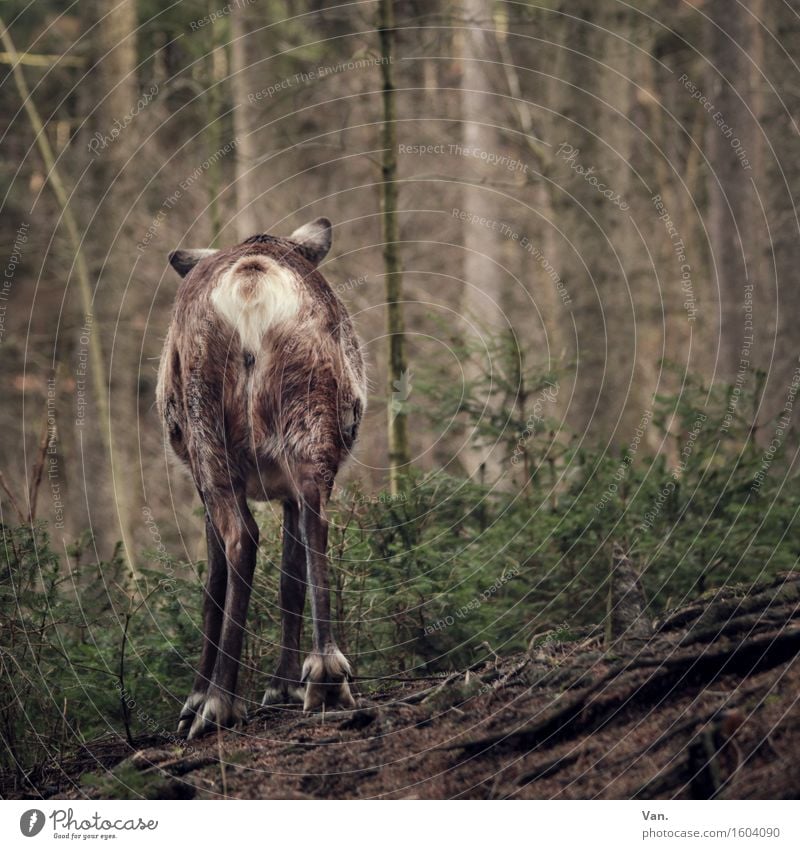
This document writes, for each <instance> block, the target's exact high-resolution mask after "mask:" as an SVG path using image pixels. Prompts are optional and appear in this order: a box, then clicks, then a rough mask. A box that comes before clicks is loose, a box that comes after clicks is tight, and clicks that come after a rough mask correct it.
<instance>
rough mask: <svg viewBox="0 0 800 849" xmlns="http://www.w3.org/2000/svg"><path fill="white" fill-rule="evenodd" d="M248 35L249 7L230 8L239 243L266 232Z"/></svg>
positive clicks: (235, 5) (236, 5)
mask: <svg viewBox="0 0 800 849" xmlns="http://www.w3.org/2000/svg"><path fill="white" fill-rule="evenodd" d="M248 32H249V27H248V21H247V7H246V6H245V5H239V4H234V5H233V6H232V7H231V77H230V82H231V95H232V96H233V103H234V109H233V134H234V136H235V137H236V150H235V151H234V177H235V181H236V189H235V195H236V237H237V239H239V240H240V241H243V240H244V239H247V238H248V237H249V236H253V235H255V234H256V233H259V232H261V231H262V230H263V221H261V222H259V219H258V209H257V205H256V201H257V198H258V192H257V190H256V181H255V173H254V172H253V171H252V170H251V169H252V168H253V165H254V163H255V160H256V137H255V134H254V133H253V128H252V126H251V120H250V115H251V111H252V107H251V106H249V104H248V101H247V96H248V94H249V93H250V92H251V91H253V90H254V89H256V88H257V86H254V85H250V79H251V76H252V74H251V71H250V62H249V61H248V58H247V57H248V46H249V36H248V35H247V33H248Z"/></svg>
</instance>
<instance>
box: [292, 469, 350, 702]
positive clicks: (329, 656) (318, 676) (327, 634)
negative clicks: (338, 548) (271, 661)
mask: <svg viewBox="0 0 800 849" xmlns="http://www.w3.org/2000/svg"><path fill="white" fill-rule="evenodd" d="M332 480H333V478H332V476H331V481H332ZM329 490H330V485H328V484H327V483H326V482H325V481H324V480H319V479H316V478H313V477H305V478H304V479H303V480H302V483H301V487H300V493H301V500H300V535H301V538H302V540H303V544H304V545H305V550H306V575H307V581H308V589H309V592H310V594H311V614H312V617H313V619H314V637H313V643H312V651H311V653H310V654H309V655H308V657H307V658H306V660H305V663H304V664H303V674H302V680H303V682H304V683H305V685H306V692H305V700H304V702H303V710H305V711H312V710H317V709H319V708H321V707H329V708H335V707H343V708H353V707H355V700H354V699H353V696H352V694H351V693H350V685H349V683H348V679H349V678H350V675H351V672H350V664H349V662H348V660H347V658H346V657H345V656H344V655H343V654H342V652H341V651H340V650H339V647H338V646H337V645H336V641H335V639H334V636H333V628H332V622H331V602H330V589H329V585H328V520H327V518H326V517H325V501H326V500H327V496H328V492H329Z"/></svg>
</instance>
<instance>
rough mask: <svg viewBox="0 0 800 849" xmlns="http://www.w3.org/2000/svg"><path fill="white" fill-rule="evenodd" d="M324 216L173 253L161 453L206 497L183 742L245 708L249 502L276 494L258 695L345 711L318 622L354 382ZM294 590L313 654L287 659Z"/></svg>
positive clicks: (344, 673)
mask: <svg viewBox="0 0 800 849" xmlns="http://www.w3.org/2000/svg"><path fill="white" fill-rule="evenodd" d="M330 246H331V223H330V221H328V220H327V219H325V218H319V219H317V220H315V221H313V222H311V223H309V224H306V225H305V226H304V227H301V228H300V229H299V230H296V231H295V232H294V233H292V235H291V236H290V237H289V238H288V239H287V238H278V237H275V236H269V235H257V236H253V237H251V238H249V239H247V240H246V241H244V242H242V243H241V244H239V245H237V246H235V247H232V248H228V249H223V250H178V251H175V252H174V253H172V254H170V262H171V264H172V266H173V268H175V270H176V271H177V272H178V273H179V274H180V275H181V276H182V277H183V281H182V282H181V285H180V288H179V290H178V293H177V295H176V301H175V308H174V312H173V316H172V321H171V324H170V327H169V330H168V333H167V337H166V341H165V344H164V350H163V353H162V356H161V364H160V368H159V378H158V389H157V400H158V407H159V411H160V414H161V416H162V418H163V421H164V425H165V430H166V436H167V439H168V441H169V444H170V445H171V447H172V450H173V451H174V452H175V454H176V455H177V456H178V458H179V459H180V460H181V461H182V462H183V463H184V464H185V465H186V466H187V467H188V469H189V471H190V473H191V476H192V478H193V480H194V483H195V486H196V487H197V491H198V493H199V495H200V498H201V500H202V502H203V506H204V509H205V527H206V542H207V546H208V575H207V583H206V588H205V596H204V605H203V647H202V653H201V656H200V661H199V664H198V668H197V674H196V677H195V681H194V685H193V687H192V691H191V693H190V694H189V696H188V698H187V699H186V702H185V704H184V707H183V709H182V711H181V714H180V717H179V721H178V731H179V733H182V734H187V736H188V737H189V738H190V739H191V738H194V737H197V736H199V735H202V734H204V733H206V732H208V731H211V730H213V729H214V728H216V727H227V726H231V725H233V724H235V723H236V722H237V721H238V720H239V719H240V718H241V717H242V715H243V713H244V711H243V707H242V702H241V700H240V699H238V698H237V695H236V684H237V676H238V671H239V661H240V657H241V652H242V642H243V637H244V627H245V623H246V618H247V608H248V604H249V600H250V591H251V585H252V580H253V573H254V571H255V564H256V550H257V547H258V526H257V524H256V522H255V520H254V518H253V516H252V514H251V512H250V509H249V508H248V503H247V500H248V498H249V499H252V500H257V501H263V500H269V499H277V500H280V501H282V502H283V556H282V562H281V576H280V608H281V650H280V657H279V659H278V662H277V666H276V668H275V672H274V674H273V676H272V678H271V680H270V682H269V685H268V687H267V690H266V693H265V694H264V699H263V702H264V703H265V704H270V703H282V702H286V701H292V700H294V701H302V702H303V706H304V709H305V710H307V711H309V710H316V709H319V708H321V707H336V706H341V707H345V708H349V707H353V706H354V700H353V697H352V694H351V692H350V687H349V684H348V678H349V676H350V666H349V663H348V661H347V659H346V658H345V657H344V655H343V654H342V652H341V651H340V650H339V649H338V647H337V645H336V642H335V639H334V636H333V632H332V627H331V614H330V599H329V589H328V559H327V541H328V527H327V521H326V516H325V508H326V502H327V500H328V498H329V496H330V493H331V489H332V487H333V482H334V479H335V477H336V473H337V471H338V470H339V468H340V467H341V465H342V463H343V461H344V460H345V459H346V457H347V455H348V454H349V452H350V451H351V449H352V448H353V444H354V443H355V440H356V436H357V433H358V427H359V423H360V421H361V417H362V415H363V412H364V409H365V405H366V378H365V372H364V364H363V360H362V356H361V350H360V347H359V342H358V339H357V337H356V334H355V331H354V329H353V325H352V322H351V320H350V316H349V315H348V313H347V311H346V309H345V307H344V305H343V304H342V302H341V301H340V300H339V298H338V297H337V296H336V294H335V293H334V292H333V290H332V289H331V288H330V286H329V285H328V283H327V282H326V280H325V278H324V277H323V275H322V274H321V273H320V271H319V269H318V265H319V263H320V261H321V260H322V259H323V258H324V257H325V255H326V254H327V253H328V251H329V250H330ZM306 588H308V591H309V594H310V596H311V612H312V619H313V639H312V650H311V653H310V654H309V655H308V657H306V659H305V662H304V663H303V664H302V666H301V658H300V632H301V625H302V620H303V610H304V606H305V597H306Z"/></svg>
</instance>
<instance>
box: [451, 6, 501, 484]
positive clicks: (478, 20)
mask: <svg viewBox="0 0 800 849" xmlns="http://www.w3.org/2000/svg"><path fill="white" fill-rule="evenodd" d="M461 12H462V16H463V25H464V26H465V27H466V28H467V29H466V31H465V35H464V41H463V44H464V56H463V58H462V62H463V72H462V75H461V87H460V100H461V104H460V105H461V118H462V135H461V138H462V144H463V147H464V150H465V151H486V152H487V153H493V154H498V153H499V152H500V151H501V150H502V149H503V146H504V145H503V140H502V139H501V138H500V135H499V133H498V131H497V130H496V129H495V127H494V126H493V125H494V124H498V125H502V123H503V120H504V119H503V118H502V117H500V116H498V114H497V113H498V108H497V104H496V100H497V95H496V94H494V92H493V85H492V82H491V80H490V79H489V76H488V73H487V69H488V68H490V67H491V65H490V64H489V63H488V62H487V60H491V59H492V58H493V55H494V54H493V50H492V47H493V36H492V35H491V33H490V32H489V30H490V29H491V28H492V27H493V22H492V18H491V4H487V3H485V2H483V0H462V2H461ZM463 164H464V168H465V173H464V179H463V186H464V189H463V201H462V203H463V207H464V210H465V211H466V212H468V213H469V214H470V215H479V216H481V217H483V218H486V220H487V221H489V222H495V221H496V222H498V224H497V225H495V230H487V231H486V232H481V231H480V230H478V231H477V232H476V227H475V225H474V224H472V223H465V225H464V226H465V238H464V245H465V248H464V266H463V268H464V288H463V295H462V300H461V314H462V316H463V319H464V322H465V337H466V341H467V342H471V343H473V344H472V345H470V346H469V347H474V348H475V352H474V354H473V358H472V359H471V360H470V361H468V362H467V363H465V367H464V373H465V377H466V380H467V381H468V382H469V383H475V381H478V385H482V386H486V385H488V384H487V382H486V379H485V378H486V376H487V375H489V374H491V373H493V372H494V371H496V370H497V368H498V363H496V362H493V361H492V360H493V358H494V356H495V354H496V344H497V342H499V340H500V334H501V333H502V332H503V331H504V330H507V329H508V326H509V322H508V318H507V317H506V315H505V313H504V310H503V305H504V303H505V302H506V298H505V297H504V292H503V288H504V287H503V283H504V273H503V271H502V269H501V268H500V266H499V265H498V262H497V259H498V254H502V253H503V249H504V245H503V242H505V241H506V237H504V236H499V235H498V234H497V231H496V227H498V226H500V225H501V224H508V221H507V220H506V212H505V208H507V207H505V208H504V204H503V199H502V198H501V197H500V196H499V195H497V194H496V193H495V190H494V188H493V187H492V183H493V182H494V181H496V180H497V178H498V169H497V168H493V167H492V166H486V165H484V164H483V163H482V162H481V161H480V159H478V158H476V157H475V156H471V155H469V154H467V155H465V156H464V157H463ZM499 173H500V174H502V172H499ZM476 400H478V401H479V402H480V403H481V404H482V405H483V404H484V403H489V402H490V401H491V399H487V398H481V399H476ZM485 412H486V414H487V415H490V414H491V410H490V406H487V407H486V410H485ZM493 441H494V440H490V441H489V445H488V447H487V446H483V445H478V444H471V445H468V446H466V447H465V448H464V449H463V450H462V452H461V455H460V460H461V462H462V464H463V465H464V467H465V469H466V471H467V473H468V474H469V475H470V476H471V477H472V476H476V475H479V476H480V477H481V478H488V479H490V480H494V479H496V478H497V476H498V475H499V474H500V471H501V466H500V460H499V458H498V457H496V456H493V455H492V443H493Z"/></svg>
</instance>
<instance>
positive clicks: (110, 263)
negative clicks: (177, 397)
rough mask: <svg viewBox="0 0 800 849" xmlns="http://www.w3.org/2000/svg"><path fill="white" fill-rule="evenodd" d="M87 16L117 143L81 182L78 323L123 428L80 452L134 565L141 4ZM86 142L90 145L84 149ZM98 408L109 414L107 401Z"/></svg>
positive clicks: (86, 437) (102, 99) (93, 108)
mask: <svg viewBox="0 0 800 849" xmlns="http://www.w3.org/2000/svg"><path fill="white" fill-rule="evenodd" d="M86 14H87V16H88V17H89V18H90V20H91V22H92V23H93V24H94V25H95V26H94V30H93V34H94V37H93V38H92V40H91V42H90V71H89V73H88V74H87V78H86V85H85V86H84V87H83V97H84V98H85V101H84V108H85V110H86V113H87V115H88V118H87V122H86V126H87V129H88V132H89V133H90V134H91V137H92V139H98V138H101V137H102V138H105V139H108V138H110V137H113V140H112V141H109V142H104V143H103V144H102V145H101V146H100V147H99V148H96V149H95V150H94V151H93V152H91V153H88V154H87V155H88V158H89V167H88V169H87V171H86V177H85V178H84V180H83V181H82V184H81V186H80V187H79V190H80V197H81V209H82V210H84V213H83V214H84V217H85V219H86V231H85V233H83V234H82V237H83V244H84V245H85V246H86V247H85V251H86V260H87V263H88V265H89V274H90V277H91V279H92V285H93V290H94V292H93V301H92V304H91V307H92V309H91V319H89V318H88V316H89V311H88V310H87V311H86V314H85V315H84V316H82V317H81V320H80V323H79V325H78V326H79V327H84V326H86V324H87V322H90V323H91V332H90V334H89V336H90V338H91V339H93V340H96V344H97V345H98V346H99V348H100V349H101V350H102V352H103V356H104V358H105V362H106V363H107V366H106V368H107V371H108V377H107V378H106V369H104V370H103V373H102V379H103V382H104V384H105V388H104V392H105V393H106V394H107V395H108V409H109V411H110V414H111V415H113V417H114V427H113V428H111V425H110V422H102V423H100V424H99V429H100V431H101V432H102V431H104V430H105V429H106V428H107V429H108V432H109V448H108V451H109V457H110V459H109V460H108V461H107V460H105V458H104V457H100V456H99V455H98V453H97V450H96V448H95V446H94V445H93V444H91V443H92V441H93V438H94V437H95V436H96V430H95V428H94V424H93V422H91V421H90V420H89V419H87V421H86V426H85V427H84V428H83V429H82V430H81V438H82V445H81V446H80V453H79V456H80V457H81V458H82V461H83V463H84V464H85V465H86V466H87V467H89V466H91V467H92V475H91V477H92V481H91V485H90V486H87V492H86V493H85V498H84V499H82V500H83V501H84V503H85V504H86V505H87V508H88V509H89V510H90V516H89V519H90V522H91V525H92V526H93V527H94V528H100V529H101V531H102V532H101V533H100V534H98V535H97V539H98V542H99V543H100V545H101V546H103V547H105V548H108V547H109V546H110V545H111V544H113V543H116V542H117V541H118V540H119V539H121V540H122V543H123V546H124V548H125V552H126V556H127V559H128V562H129V563H130V564H131V565H133V564H134V563H135V558H136V553H135V541H134V528H135V524H136V522H135V516H136V515H138V511H137V510H136V509H135V508H134V505H136V504H142V502H143V495H142V490H141V475H140V474H138V464H139V454H138V446H137V432H136V422H137V420H138V415H139V373H138V371H139V370H138V365H139V350H138V347H137V344H136V341H135V339H134V335H133V333H131V327H132V323H133V321H134V317H135V316H136V312H137V310H136V293H135V292H133V291H126V285H127V282H128V279H129V272H130V268H131V263H132V261H133V259H132V255H133V253H134V252H133V251H132V250H131V223H130V219H128V220H127V222H126V214H127V212H128V209H129V203H130V197H129V189H130V185H131V183H132V182H133V180H132V178H131V176H130V175H131V173H132V170H133V168H134V166H132V164H131V163H132V161H133V159H132V157H134V156H138V155H140V154H139V153H138V151H137V147H138V139H139V135H138V133H137V131H136V126H135V123H136V122H141V121H147V117H146V115H144V114H140V115H136V116H135V117H134V118H133V119H131V118H130V117H129V116H133V115H134V107H135V105H136V102H137V100H138V98H139V83H138V78H137V68H136V66H137V47H136V27H137V11H136V3H135V0H90V2H87V3H86ZM81 141H84V139H81ZM78 148H79V149H82V150H84V151H85V150H86V148H85V147H84V146H83V145H78ZM93 368H94V367H93ZM98 413H99V414H100V415H104V414H103V413H102V411H101V408H99V407H98ZM85 471H88V469H87V470H82V472H81V474H80V479H81V480H88V479H89V475H88V474H86V473H85ZM76 501H77V499H76Z"/></svg>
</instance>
